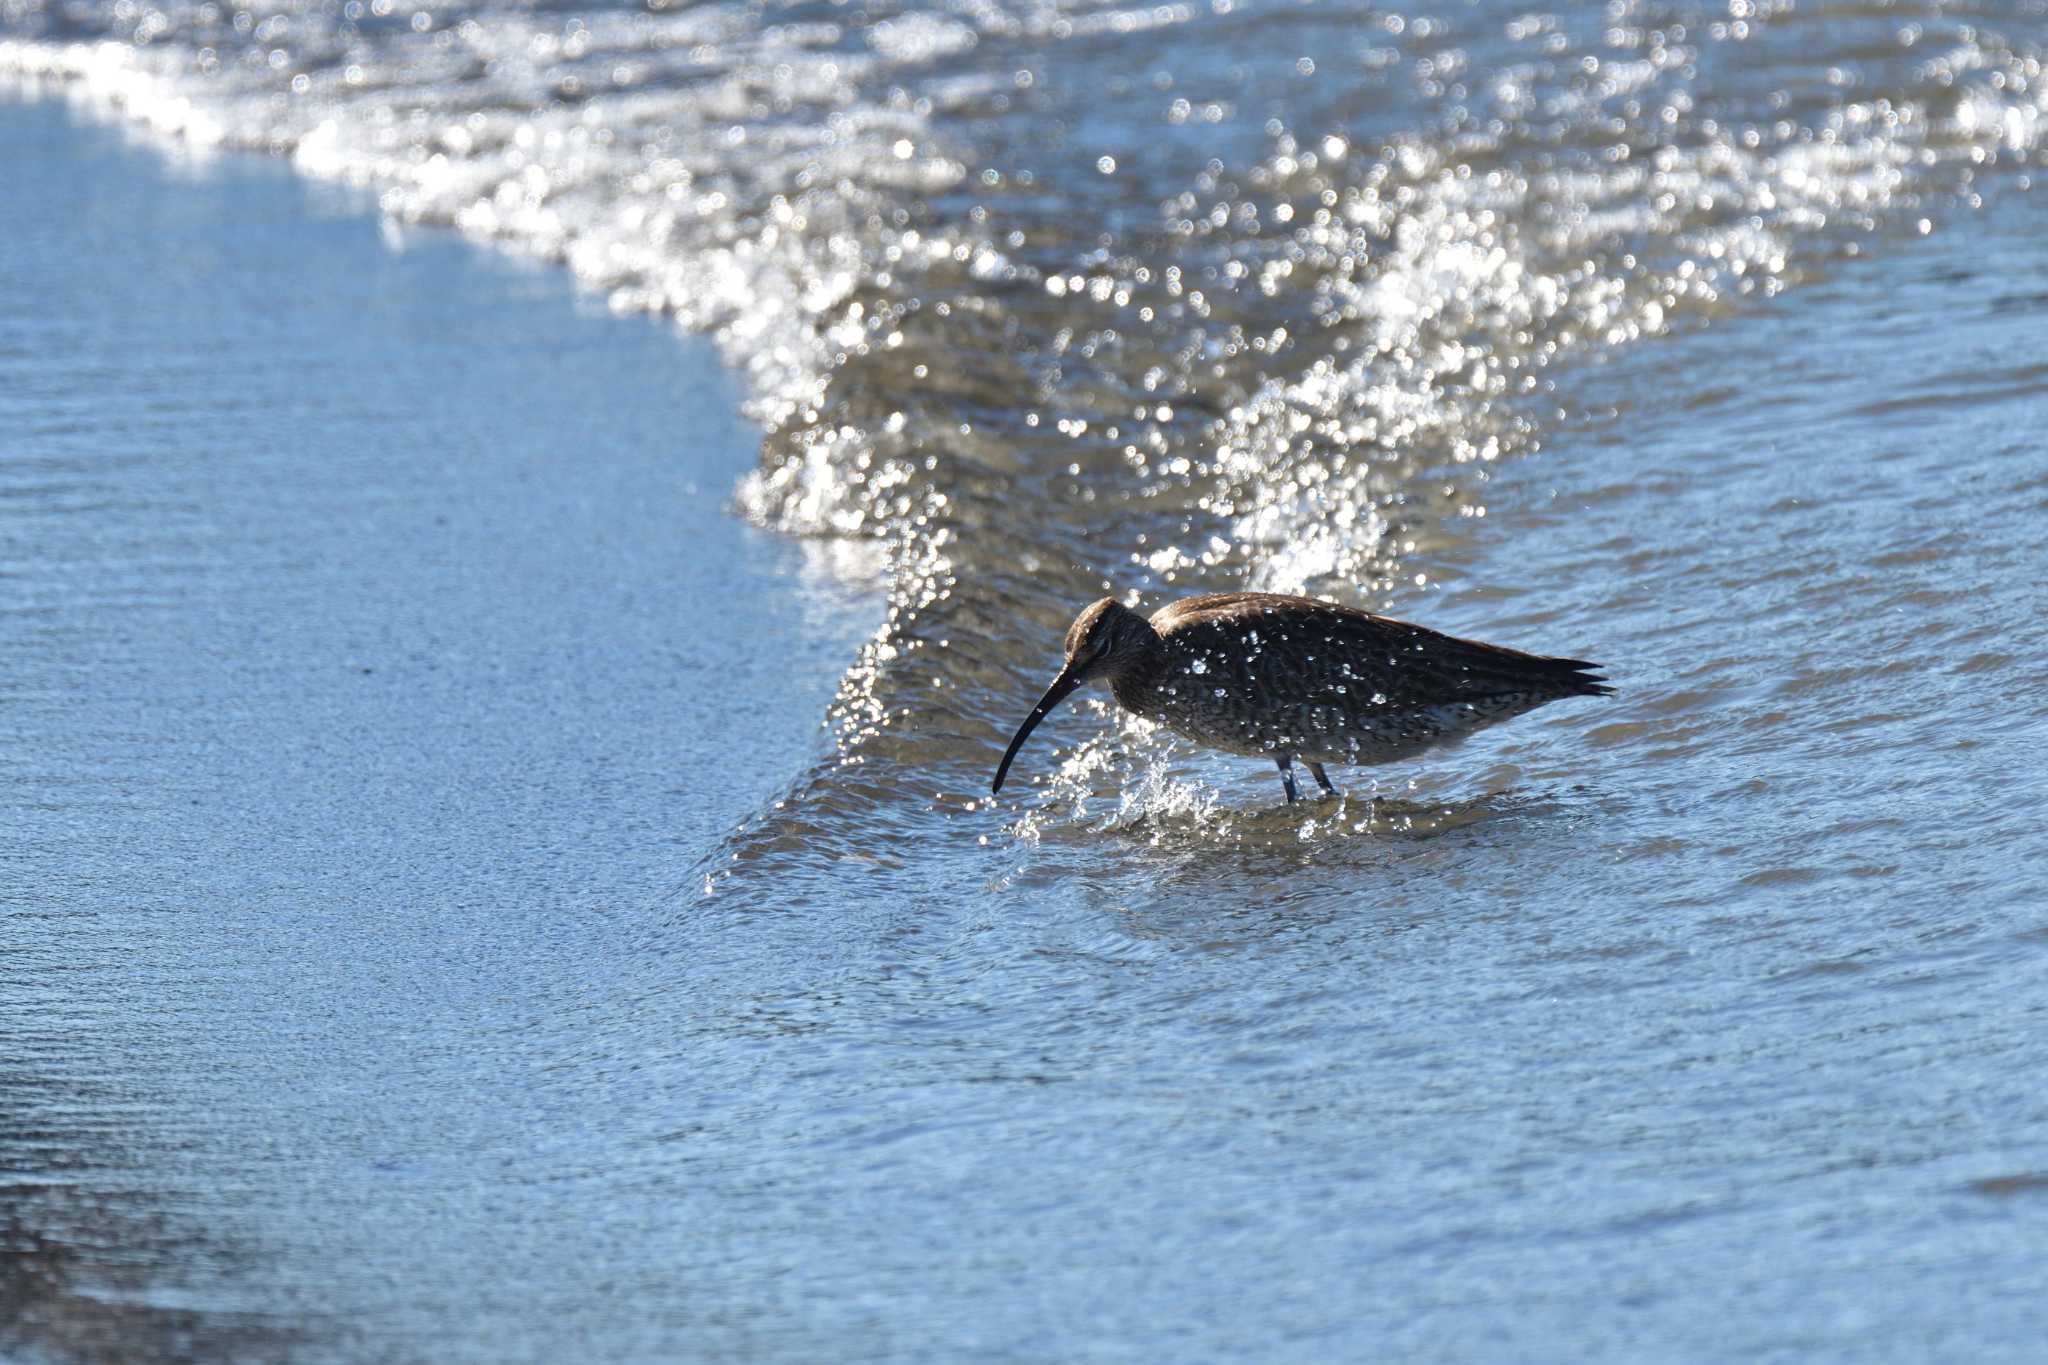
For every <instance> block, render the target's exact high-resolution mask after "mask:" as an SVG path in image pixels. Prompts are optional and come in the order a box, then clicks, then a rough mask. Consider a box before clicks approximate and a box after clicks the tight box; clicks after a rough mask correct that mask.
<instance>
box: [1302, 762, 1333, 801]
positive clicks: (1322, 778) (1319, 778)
mask: <svg viewBox="0 0 2048 1365" xmlns="http://www.w3.org/2000/svg"><path fill="white" fill-rule="evenodd" d="M1308 770H1309V772H1311V773H1312V774H1314V775H1315V779H1316V785H1317V786H1318V787H1321V788H1322V789H1323V790H1324V791H1326V792H1328V793H1329V794H1330V795H1332V796H1335V795H1336V794H1337V789H1336V788H1335V787H1333V786H1331V785H1330V775H1329V774H1328V773H1326V772H1324V771H1323V765H1322V764H1320V763H1311V764H1309V765H1308Z"/></svg>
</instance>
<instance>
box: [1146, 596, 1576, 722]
mask: <svg viewBox="0 0 2048 1365" xmlns="http://www.w3.org/2000/svg"><path fill="white" fill-rule="evenodd" d="M1152 625H1153V628H1154V629H1156V630H1157V631H1158V632H1159V634H1160V636H1161V638H1162V639H1164V640H1165V641H1166V642H1167V645H1168V649H1169V653H1170V654H1171V655H1173V656H1174V657H1176V658H1177V659H1180V660H1184V661H1195V660H1200V661H1202V662H1203V664H1204V665H1205V667H1207V668H1214V669H1215V670H1216V671H1217V672H1218V673H1226V672H1227V673H1229V674H1230V675H1231V676H1233V677H1237V676H1242V677H1244V678H1246V680H1247V681H1249V682H1250V683H1251V684H1252V685H1254V686H1256V687H1257V688H1258V689H1259V690H1260V692H1261V693H1262V694H1264V695H1266V696H1268V697H1270V698H1272V699H1274V700H1288V701H1295V702H1304V703H1309V704H1315V705H1334V706H1340V707H1343V708H1346V709H1349V710H1355V711H1377V710H1382V709H1385V710H1406V709H1411V708H1417V707H1426V706H1440V705H1444V704H1446V703H1456V702H1463V701H1480V700H1484V699H1487V698H1494V697H1503V696H1518V695H1526V694H1528V693H1531V692H1539V693H1549V694H1551V695H1555V696H1572V695H1579V694H1585V695H1599V694H1601V693H1604V692H1607V691H1609V690H1611V689H1609V688H1607V687H1606V686H1605V685H1604V684H1603V682H1602V680H1601V679H1600V678H1598V677H1597V676H1594V672H1595V670H1596V669H1597V668H1598V665H1596V664H1590V663H1586V662H1584V661H1583V660H1579V659H1552V658H1545V657H1543V656H1541V655H1536V654H1524V653H1522V652H1521V651H1520V650H1514V649H1505V648H1502V647H1501V646H1499V645H1489V644H1482V643H1480V642H1479V641H1477V640H1463V639H1459V638H1458V637H1457V636H1454V635H1445V634H1443V633H1442V632H1441V631H1435V630H1431V629H1429V628H1428V627H1426V626H1418V625H1414V624H1412V623H1410V622H1407V621H1397V620H1395V619H1393V618H1392V617H1387V616H1375V615H1374V614H1373V613H1371V612H1367V611H1360V610H1358V609H1357V608H1356V607H1346V606H1340V605H1338V604H1337V603H1334V602H1321V601H1317V600H1315V599H1313V598H1306V597H1285V596H1280V595H1277V594H1272V593H1252V592H1240V593H1216V594H1212V595H1210V596H1207V597H1190V598H1186V599H1184V600H1182V601H1179V602H1175V603H1173V604H1172V605H1171V606H1169V607H1166V608H1165V609H1164V610H1162V611H1160V612H1158V613H1157V614H1155V615H1154V616H1153V617H1152Z"/></svg>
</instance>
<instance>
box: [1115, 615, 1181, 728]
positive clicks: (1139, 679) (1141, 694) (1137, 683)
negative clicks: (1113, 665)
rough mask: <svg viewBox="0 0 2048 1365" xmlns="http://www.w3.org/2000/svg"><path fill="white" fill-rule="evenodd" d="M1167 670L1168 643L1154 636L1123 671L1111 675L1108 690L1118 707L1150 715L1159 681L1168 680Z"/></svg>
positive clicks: (1123, 666)
mask: <svg viewBox="0 0 2048 1365" xmlns="http://www.w3.org/2000/svg"><path fill="white" fill-rule="evenodd" d="M1166 666H1167V658H1166V642H1165V641H1164V640H1162V639H1160V638H1159V637H1158V636H1157V635H1156V634H1155V635H1154V636H1153V637H1152V638H1151V639H1150V640H1148V641H1146V642H1145V647H1144V649H1143V650H1141V651H1137V652H1134V653H1133V654H1132V655H1131V657H1130V658H1129V659H1128V660H1127V661H1126V662H1124V663H1123V665H1122V667H1120V668H1118V669H1117V671H1116V672H1114V673H1112V674H1110V675H1109V690H1110V692H1111V693H1112V694H1114V695H1115V697H1116V701H1117V705H1119V706H1121V707H1123V708H1124V710H1126V711H1136V712H1138V713H1139V714H1140V715H1144V714H1147V713H1149V712H1150V711H1151V710H1152V706H1151V700H1152V694H1153V691H1154V689H1155V688H1156V687H1157V685H1158V683H1159V680H1160V678H1161V677H1163V676H1165V673H1166Z"/></svg>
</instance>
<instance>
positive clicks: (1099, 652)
mask: <svg viewBox="0 0 2048 1365" xmlns="http://www.w3.org/2000/svg"><path fill="white" fill-rule="evenodd" d="M1158 648H1159V633H1158V632H1157V631H1155V630H1153V629H1152V623H1151V622H1149V621H1147V620H1146V619H1145V618H1144V617H1142V616H1140V615H1138V613H1136V612H1134V611H1132V610H1131V609H1130V608H1129V607H1127V606H1125V605H1124V604H1123V603H1121V602H1119V601H1117V600H1116V599H1115V598H1114V597H1105V598H1103V599H1102V600H1101V601H1100V602H1095V603H1092V604H1090V605H1089V606H1088V607H1087V608H1086V609H1085V610H1083V611H1082V613H1081V614H1080V615H1079V616H1076V617H1075V618H1074V624H1073V625H1071V626H1069V627H1067V662H1066V664H1065V666H1064V667H1062V668H1061V669H1060V674H1059V676H1058V677H1057V678H1054V679H1053V680H1052V686H1051V687H1048V688H1046V689H1045V695H1044V696H1043V697H1040V698H1039V699H1038V705H1036V706H1034V707H1032V708H1031V714H1030V715H1028V716H1026V717H1025V718H1024V723H1023V724H1022V725H1020V726H1018V727H1017V733H1016V736H1015V737H1014V738H1012V739H1011V740H1010V747H1009V748H1008V749H1006V750H1004V751H1003V761H1002V762H1001V763H1000V764H998V765H997V766H996V780H995V783H994V785H993V786H991V787H990V788H989V790H991V791H1001V790H1002V789H1003V779H1004V778H1005V777H1007V776H1008V775H1009V772H1010V761H1011V760H1012V759H1014V758H1016V757H1017V751H1018V750H1019V749H1021V748H1023V747H1024V741H1025V739H1026V738H1027V737H1029V735H1030V734H1031V732H1032V730H1034V729H1036V728H1037V726H1038V722H1040V721H1041V720H1044V719H1045V716H1046V713H1047V712H1049V711H1051V710H1052V708H1053V707H1055V706H1058V705H1059V704H1060V703H1061V702H1062V701H1065V700H1066V698H1067V694H1068V693H1070V692H1072V691H1073V690H1074V689H1075V688H1077V687H1079V686H1080V685H1081V684H1082V683H1084V682H1089V681H1092V680H1094V679H1096V678H1111V679H1114V678H1116V677H1118V676H1119V675H1121V674H1123V673H1124V672H1126V671H1127V670H1129V669H1132V668H1134V667H1137V666H1138V665H1139V664H1141V663H1143V662H1144V661H1145V660H1146V659H1147V658H1148V657H1150V655H1151V653H1152V651H1154V650H1156V649H1158Z"/></svg>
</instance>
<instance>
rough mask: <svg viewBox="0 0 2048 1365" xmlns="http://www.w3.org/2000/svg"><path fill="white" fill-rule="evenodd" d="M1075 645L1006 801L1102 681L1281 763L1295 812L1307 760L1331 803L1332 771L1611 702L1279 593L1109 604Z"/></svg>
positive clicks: (1529, 670) (1532, 662)
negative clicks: (1144, 605)
mask: <svg viewBox="0 0 2048 1365" xmlns="http://www.w3.org/2000/svg"><path fill="white" fill-rule="evenodd" d="M1066 644H1067V662H1066V667H1065V668H1063V669H1062V670H1061V672H1060V676H1059V678H1058V679H1056V680H1055V681H1054V683H1053V686H1052V687H1051V688H1050V689H1049V690H1048V691H1047V692H1046V695H1045V697H1044V699H1043V700H1041V701H1040V703H1039V705H1038V706H1037V707H1036V708H1034V709H1033V711H1032V713H1031V716H1030V718H1029V719H1027V720H1026V721H1025V722H1024V724H1023V726H1021V727H1020V728H1019V729H1018V731H1017V736H1016V738H1015V739H1014V740H1012V741H1011V744H1010V750H1009V752H1008V753H1006V754H1005V755H1004V756H1003V762H1002V765H1001V767H1000V768H999V769H998V770H997V773H996V780H995V786H996V788H997V789H1000V788H1001V786H1002V781H1003V776H1004V774H1005V773H1006V772H1007V771H1008V769H1009V765H1010V761H1011V759H1012V758H1014V757H1015V755H1016V752H1017V750H1018V748H1019V747H1021V746H1022V744H1023V741H1024V738H1025V736H1026V735H1028V734H1029V733H1030V732H1031V729H1032V727H1033V726H1035V725H1036V724H1037V723H1038V721H1039V719H1041V718H1042V717H1043V716H1044V714H1045V713H1046V712H1047V711H1049V710H1051V709H1052V707H1053V706H1055V705H1057V704H1058V703H1059V701H1060V700H1061V699H1062V698H1063V697H1065V696H1066V695H1067V693H1069V692H1071V691H1072V690H1073V689H1074V688H1075V687H1077V686H1079V685H1080V684H1081V683H1083V682H1087V681H1089V680H1091V679H1095V678H1105V679H1107V680H1108V682H1109V685H1110V690H1111V692H1112V693H1113V694H1114V695H1115V696H1116V699H1117V703H1118V704H1119V705H1121V706H1122V707H1123V708H1124V709H1125V710H1128V711H1132V712H1135V713H1136V714H1138V715H1141V716H1144V717H1145V718H1147V719H1148V720H1153V721H1156V722H1158V723H1159V724H1161V725H1164V726H1166V727H1167V728H1168V729H1170V730H1174V731H1176V732H1177V733H1179V734H1182V735H1185V736H1187V737H1188V738H1189V739H1192V740H1195V741H1196V742H1198V743H1201V744H1206V745H1209V746H1210V747H1212V748H1217V749H1222V750H1224V751H1226V752H1229V753H1234V754H1245V755H1249V756H1257V757H1270V758H1272V759H1273V760H1274V761H1275V762H1276V763H1277V764H1278V765H1279V767H1280V771H1281V776H1282V779H1283V780H1284V782H1285V784H1286V787H1287V794H1288V799H1289V800H1292V799H1294V796H1295V786H1294V777H1293V772H1292V763H1293V761H1294V760H1296V759H1299V760H1301V761H1302V762H1304V763H1306V764H1308V766H1309V768H1310V770H1311V772H1313V773H1314V774H1315V777H1316V780H1317V782H1319V783H1320V784H1322V786H1323V788H1324V789H1325V790H1331V789H1332V788H1331V787H1330V783H1329V779H1328V778H1327V777H1326V776H1325V775H1324V773H1323V771H1322V767H1321V765H1322V764H1324V763H1386V762H1390V761H1393V760H1396V759H1402V758H1408V757H1412V756H1413V755H1415V754H1417V753H1420V752H1422V751H1423V750H1424V749H1427V748H1430V747H1432V746H1434V745H1437V744H1444V743H1449V742H1452V741H1454V740H1457V739H1461V738H1463V737H1464V736H1466V735H1468V734H1471V733H1472V732H1473V731H1475V730H1479V729H1481V728H1483V727H1485V726H1488V725H1492V724H1495V723H1497V722H1499V721H1503V720H1507V719H1509V718H1510V717H1513V716H1518V715H1520V714H1522V713H1523V712H1525V711H1529V710H1533V709H1534V708H1536V707H1538V706H1541V705H1543V704H1544V703H1545V702H1550V701H1556V700H1558V699H1559V698H1561V697H1580V696H1604V695H1606V694H1608V693H1610V692H1611V691H1613V689H1612V688H1610V687H1608V686H1607V685H1606V684H1605V682H1604V681H1603V680H1602V679H1601V678H1600V677H1599V676H1598V675H1597V673H1596V672H1595V670H1596V669H1597V668H1598V667H1599V666H1598V665H1597V664H1590V663H1586V662H1583V661H1581V660H1578V659H1553V658H1546V657H1543V656H1541V655H1536V654H1524V653H1522V652H1520V651H1519V650H1513V649H1504V648H1502V647H1500V646H1498V645H1488V644H1481V643H1479V642H1478V641H1476V640H1461V639H1459V638H1457V637H1456V636H1451V635H1445V634H1443V633H1442V632H1440V631H1434V630H1430V629H1428V628H1427V627H1424V626H1418V625H1412V624H1410V623H1409V622H1406V621H1396V620H1393V619H1392V618H1390V617H1385V616H1375V615H1373V614H1372V613H1371V612H1365V611H1360V610H1358V609H1357V608H1355V607H1345V606H1339V605H1337V604H1336V603H1333V602H1321V601H1317V600H1315V599H1314V598H1308V597H1286V596H1281V595H1278V594H1274V593H1255V592H1232V593H1215V594H1211V595H1209V596H1206V597H1190V598H1185V599H1183V600H1181V601H1179V602H1175V603H1173V604H1171V605H1170V606H1167V607H1165V608H1163V609H1161V610H1160V611H1158V612H1155V613H1154V614H1153V615H1152V617H1151V619H1150V620H1149V621H1148V620H1147V619H1145V618H1144V617H1142V616H1140V615H1138V614H1137V613H1136V612H1134V611H1132V610H1130V609H1129V608H1128V607H1125V606H1123V605H1122V604H1121V603H1119V602H1117V601H1116V600H1115V599H1114V598H1104V599H1102V600H1101V601H1099V602H1096V603H1094V604H1093V605H1092V606H1090V607H1088V608H1087V610H1085V611H1083V612H1082V613H1081V614H1080V616H1079V617H1077V618H1076V619H1075V621H1074V624H1073V626H1072V628H1071V629H1069V630H1068V632H1067V641H1066Z"/></svg>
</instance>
